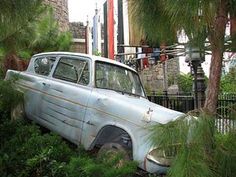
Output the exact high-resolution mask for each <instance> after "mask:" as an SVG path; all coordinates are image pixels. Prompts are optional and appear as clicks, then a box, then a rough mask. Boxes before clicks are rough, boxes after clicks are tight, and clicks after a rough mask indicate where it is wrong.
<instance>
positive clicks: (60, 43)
mask: <svg viewBox="0 0 236 177" xmlns="http://www.w3.org/2000/svg"><path fill="white" fill-rule="evenodd" d="M33 25H34V30H35V31H34V38H33V40H32V41H31V43H30V48H31V49H32V51H33V52H34V53H39V52H45V51H56V50H59V51H68V50H69V49H70V46H71V43H72V36H71V33H69V32H59V30H58V29H59V27H58V24H57V22H56V21H55V19H54V15H53V9H52V8H47V11H45V13H44V14H43V15H41V18H40V19H39V20H38V22H37V23H35V24H33Z"/></svg>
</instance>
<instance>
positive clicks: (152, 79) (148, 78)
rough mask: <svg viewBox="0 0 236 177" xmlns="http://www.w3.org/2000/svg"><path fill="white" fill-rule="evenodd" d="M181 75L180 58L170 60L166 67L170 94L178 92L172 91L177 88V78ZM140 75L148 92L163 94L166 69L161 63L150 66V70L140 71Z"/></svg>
mask: <svg viewBox="0 0 236 177" xmlns="http://www.w3.org/2000/svg"><path fill="white" fill-rule="evenodd" d="M179 74H180V69H179V60H178V58H174V59H171V60H168V61H167V65H166V75H167V85H168V92H171V93H173V92H178V89H177V90H176V89H175V90H172V88H176V87H173V86H176V84H177V77H178V75H179ZM139 75H140V77H141V80H142V83H143V85H144V87H145V89H146V91H147V92H149V91H155V92H159V93H162V92H163V90H164V67H163V64H162V63H160V62H159V63H158V64H156V65H149V67H148V68H145V69H143V70H141V71H139Z"/></svg>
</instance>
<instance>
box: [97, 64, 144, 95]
mask: <svg viewBox="0 0 236 177" xmlns="http://www.w3.org/2000/svg"><path fill="white" fill-rule="evenodd" d="M95 84H96V87H97V88H103V89H110V90H115V91H120V92H122V93H128V94H133V95H138V96H142V97H145V94H144V91H143V87H142V85H141V82H140V79H139V76H138V74H137V73H135V72H134V71H132V70H129V69H126V68H124V67H121V66H117V65H113V64H109V63H105V62H96V77H95Z"/></svg>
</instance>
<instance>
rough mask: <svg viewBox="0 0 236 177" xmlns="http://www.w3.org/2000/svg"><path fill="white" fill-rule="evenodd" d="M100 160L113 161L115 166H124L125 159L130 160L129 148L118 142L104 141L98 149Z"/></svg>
mask: <svg viewBox="0 0 236 177" xmlns="http://www.w3.org/2000/svg"><path fill="white" fill-rule="evenodd" d="M98 159H99V160H100V161H101V162H105V163H113V166H115V167H116V168H121V167H123V166H124V164H125V161H130V160H131V158H130V155H129V150H128V149H126V148H124V147H123V146H122V145H120V144H118V143H105V144H104V145H103V146H102V147H101V148H100V150H99V151H98Z"/></svg>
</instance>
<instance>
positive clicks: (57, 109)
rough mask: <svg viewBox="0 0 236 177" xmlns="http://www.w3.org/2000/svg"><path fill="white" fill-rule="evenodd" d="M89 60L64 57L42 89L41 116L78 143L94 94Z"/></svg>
mask: <svg viewBox="0 0 236 177" xmlns="http://www.w3.org/2000/svg"><path fill="white" fill-rule="evenodd" d="M90 63H91V62H90V59H89V58H86V57H80V56H67V55H65V56H61V57H59V59H58V62H57V64H56V67H55V70H54V72H53V74H52V75H51V78H50V79H49V80H47V81H45V85H44V88H43V90H42V92H43V93H44V94H43V97H42V111H41V117H42V119H44V120H43V121H46V123H47V126H48V127H50V129H52V130H54V131H56V132H58V133H59V134H61V135H62V136H63V137H65V138H66V139H68V140H70V141H72V142H74V143H76V144H79V143H80V140H81V134H82V126H83V120H84V116H85V111H86V108H87V102H88V97H89V95H90V94H91V87H90V86H89V84H90V77H91V76H90V68H91V67H90Z"/></svg>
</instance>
